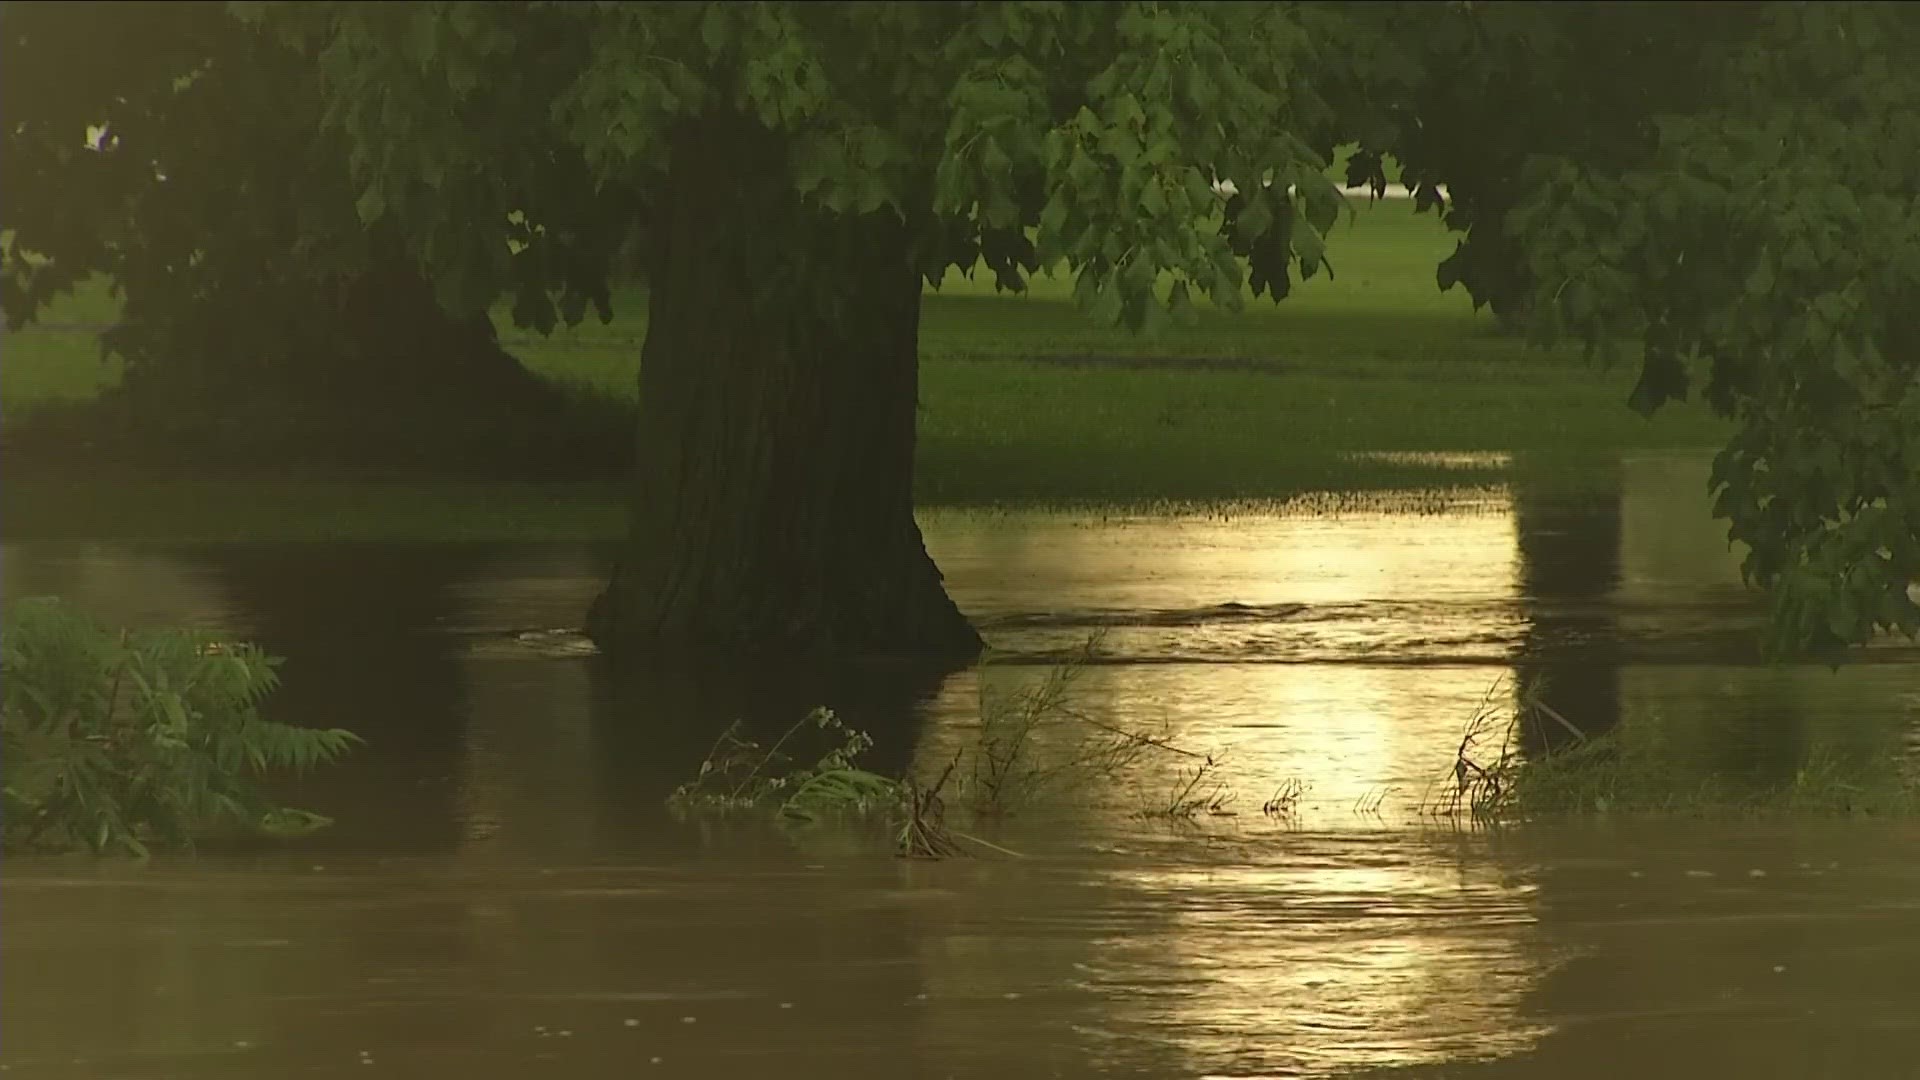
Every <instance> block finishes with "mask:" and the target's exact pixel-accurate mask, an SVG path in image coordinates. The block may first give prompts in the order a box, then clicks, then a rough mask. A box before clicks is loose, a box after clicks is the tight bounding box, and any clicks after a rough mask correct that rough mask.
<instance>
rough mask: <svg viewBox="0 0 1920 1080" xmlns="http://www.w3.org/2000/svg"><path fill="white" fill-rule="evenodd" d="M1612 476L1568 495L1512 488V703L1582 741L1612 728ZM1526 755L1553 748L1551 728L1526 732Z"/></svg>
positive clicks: (1616, 503)
mask: <svg viewBox="0 0 1920 1080" xmlns="http://www.w3.org/2000/svg"><path fill="white" fill-rule="evenodd" d="M1620 510H1621V488H1620V478H1619V476H1618V475H1617V474H1616V475H1614V476H1612V477H1611V478H1610V480H1609V482H1608V483H1607V484H1606V485H1605V487H1603V488H1602V490H1600V491H1599V492H1597V493H1592V494H1587V495H1582V496H1568V495H1564V494H1559V493H1556V492H1554V491H1552V490H1551V489H1550V487H1549V486H1548V482H1542V481H1539V480H1532V479H1529V478H1527V477H1525V476H1524V475H1523V476H1522V477H1521V478H1520V479H1518V480H1516V481H1515V483H1514V488H1513V517H1514V532H1515V534H1516V539H1517V542H1518V546H1519V550H1520V591H1521V605H1522V607H1523V609H1524V610H1525V612H1526V615H1527V622H1528V625H1527V631H1526V641H1525V645H1524V646H1523V651H1522V654H1521V656H1520V659H1519V661H1518V663H1517V664H1516V665H1515V668H1516V671H1517V676H1518V682H1519V686H1518V687H1517V690H1518V691H1519V693H1521V694H1522V695H1525V696H1528V697H1532V698H1534V699H1536V700H1539V701H1541V702H1543V703H1545V704H1546V705H1547V706H1548V707H1549V708H1551V709H1553V710H1554V711H1555V712H1558V713H1559V714H1560V715H1562V716H1564V717H1566V718H1567V719H1568V720H1570V721H1572V722H1573V723H1574V724H1576V725H1577V726H1579V727H1580V728H1581V729H1582V730H1583V731H1585V732H1586V733H1588V734H1590V735H1592V734H1598V733H1600V732H1602V731H1606V730H1608V729H1610V728H1612V727H1613V726H1614V725H1615V724H1616V723H1618V722H1619V720H1620V665H1621V641H1620V625H1619V616H1618V613H1617V611H1616V609H1615V606H1614V597H1613V593H1614V589H1615V587H1616V586H1617V585H1618V584H1619V582H1620V535H1621V532H1620V521H1621V513H1620ZM1526 735H1527V741H1526V745H1527V747H1528V748H1529V749H1531V750H1539V749H1543V748H1553V747H1558V746H1560V745H1562V744H1563V743H1564V742H1566V741H1567V740H1568V739H1569V738H1570V736H1569V735H1568V734H1567V733H1566V732H1565V731H1564V730H1563V729H1561V728H1560V727H1559V725H1557V724H1551V723H1549V724H1546V725H1541V726H1539V727H1534V726H1531V725H1530V726H1529V728H1528V730H1527V732H1526Z"/></svg>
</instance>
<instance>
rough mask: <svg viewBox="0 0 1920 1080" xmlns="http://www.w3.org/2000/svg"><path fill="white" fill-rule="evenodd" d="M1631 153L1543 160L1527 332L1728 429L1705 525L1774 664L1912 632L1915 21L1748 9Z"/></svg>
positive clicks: (1919, 607) (1531, 209) (1916, 410)
mask: <svg viewBox="0 0 1920 1080" xmlns="http://www.w3.org/2000/svg"><path fill="white" fill-rule="evenodd" d="M1732 18H1733V21H1734V23H1735V25H1736V26H1737V28H1738V33H1737V35H1736V36H1734V38H1733V40H1732V42H1731V44H1730V46H1729V47H1721V48H1713V49H1702V50H1701V51H1700V52H1699V54H1698V55H1696V56H1694V57H1693V59H1692V63H1693V64H1694V66H1695V67H1696V68H1697V69H1699V70H1700V71H1702V72H1703V73H1704V76H1705V79H1704V81H1705V83H1706V85H1707V86H1708V88H1709V93H1708V95H1707V97H1706V98H1705V100H1704V101H1702V102H1700V103H1699V104H1698V105H1697V106H1696V107H1694V108H1681V109H1674V110H1673V111H1668V112H1665V113H1664V114H1662V115H1658V116H1656V117H1655V119H1654V121H1653V123H1652V124H1651V125H1650V126H1651V127H1652V129H1653V131H1654V133H1655V139H1656V149H1655V152H1654V153H1653V154H1651V155H1649V156H1648V157H1647V158H1645V159H1644V160H1638V161H1630V162H1627V163H1625V165H1624V167H1622V164H1621V163H1619V162H1609V161H1605V160H1596V159H1594V158H1592V157H1590V156H1583V155H1574V154H1567V153H1553V152H1547V153H1542V154H1540V155H1538V156H1536V157H1535V158H1533V159H1532V160H1531V161H1530V162H1529V164H1528V167H1527V168H1528V176H1529V182H1530V184H1531V185H1532V188H1533V191H1534V192H1535V194H1534V195H1533V197H1532V198H1531V199H1530V200H1529V201H1528V203H1527V204H1526V205H1525V206H1524V207H1523V208H1522V209H1521V210H1520V211H1519V212H1517V213H1516V214H1515V215H1514V221H1513V223H1512V224H1513V232H1514V235H1515V236H1516V237H1517V238H1518V239H1519V242H1520V243H1521V245H1522V246H1523V248H1524V250H1525V252H1526V255H1527V269H1528V274H1529V275H1530V277H1531V279H1532V281H1533V283H1534V289H1535V301H1534V306H1535V308H1536V309H1537V310H1538V311H1539V312H1540V313H1541V315H1542V318H1541V319H1540V320H1539V329H1540V331H1541V332H1542V334H1543V336H1544V337H1545V338H1546V339H1548V340H1551V339H1552V338H1553V337H1554V336H1556V335H1559V334H1567V335H1572V336H1574V337H1577V338H1579V339H1581V340H1584V341H1585V342H1586V343H1587V345H1588V348H1589V349H1590V350H1593V351H1595V352H1600V353H1608V352H1611V351H1614V350H1617V349H1619V348H1620V347H1621V346H1622V345H1626V346H1632V347H1637V349H1638V351H1639V353H1640V365H1641V375H1640V381H1639V384H1638V386H1637V387H1636V388H1635V390H1634V393H1633V397H1632V404H1633V405H1634V407H1635V408H1638V409H1640V410H1641V411H1642V412H1646V413H1651V412H1652V411H1654V410H1655V409H1658V408H1659V407H1660V406H1661V405H1662V404H1663V403H1665V402H1667V401H1669V400H1673V399H1676V398H1680V397H1683V396H1684V395H1685V394H1686V393H1687V392H1688V390H1689V388H1690V387H1692V386H1694V385H1699V386H1700V387H1701V390H1702V394H1703V396H1704V397H1705V398H1706V400H1707V401H1708V402H1709V403H1710V404H1711V405H1712V407H1713V408H1714V409H1715V410H1716V411H1717V412H1719V413H1720V414H1721V415H1724V416H1727V417H1730V418H1732V419H1734V420H1736V421H1738V422H1739V430H1738V432H1737V433H1736V434H1735V436H1734V437H1733V440H1732V442H1731V443H1730V444H1729V445H1728V446H1727V448H1726V449H1725V450H1723V451H1722V452H1721V453H1720V454H1719V456H1718V457H1717V458H1716V459H1715V462H1714V469H1713V479H1712V485H1713V488H1714V490H1715V496H1716V497H1715V503H1714V509H1715V512H1716V513H1717V514H1718V515H1720V516H1722V517H1725V518H1727V519H1728V520H1729V522H1730V527H1729V530H1728V536H1729V538H1730V539H1732V540H1738V541H1741V542H1743V543H1745V544H1747V545H1748V546H1749V547H1750V549H1751V550H1750V553H1749V555H1748V556H1747V558H1746V561H1745V565H1744V570H1745V573H1746V576H1747V578H1748V579H1749V581H1750V582H1752V583H1755V584H1758V585H1760V586H1762V587H1764V588H1766V589H1767V590H1768V591H1769V593H1770V594H1771V596H1772V601H1773V608H1774V619H1773V628H1774V632H1773V635H1772V638H1771V644H1772V646H1773V648H1774V649H1775V650H1776V651H1777V652H1782V653H1784V652H1786V651H1789V650H1792V649H1797V648H1807V649H1810V650H1812V651H1813V652H1815V653H1816V654H1819V655H1823V656H1827V657H1830V658H1836V659H1837V658H1838V657H1839V656H1840V655H1841V654H1842V653H1843V652H1844V651H1845V649H1846V648H1847V647H1848V646H1851V645H1858V644H1860V643H1862V642H1864V641H1866V640H1868V639H1869V638H1871V637H1872V636H1873V635H1874V634H1875V633H1876V632H1880V631H1888V632H1896V631H1897V632H1902V633H1905V634H1907V635H1908V636H1913V635H1915V634H1916V633H1920V603H1916V595H1915V591H1914V590H1915V586H1916V585H1920V329H1916V323H1915V321H1914V316H1913V312H1914V310H1915V304H1916V301H1920V204H1916V203H1915V201H1914V199H1913V196H1912V193H1911V183H1912V181H1911V177H1912V176H1913V174H1914V172H1915V170H1916V169H1917V168H1920V74H1916V72H1915V70H1914V68H1913V65H1912V60H1911V58H1912V57H1913V56H1914V55H1915V52H1914V50H1915V48H1916V47H1920V12H1916V11H1915V10H1914V9H1912V8H1910V7H1907V6H1905V5H1894V4H1869V3H1858V4H1854V3H1836V4H1815V5H1805V4H1765V5H1742V6H1740V8H1739V9H1737V13H1736V14H1735V15H1733V16H1732Z"/></svg>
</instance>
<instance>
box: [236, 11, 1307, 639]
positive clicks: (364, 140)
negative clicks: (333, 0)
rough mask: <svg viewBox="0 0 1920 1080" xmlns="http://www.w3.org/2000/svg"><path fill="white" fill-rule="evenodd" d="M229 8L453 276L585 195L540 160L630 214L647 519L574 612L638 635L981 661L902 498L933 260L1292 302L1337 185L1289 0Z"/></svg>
mask: <svg viewBox="0 0 1920 1080" xmlns="http://www.w3.org/2000/svg"><path fill="white" fill-rule="evenodd" d="M248 10H249V14H264V16H265V17H266V18H267V19H268V20H269V21H270V22H271V23H273V24H275V25H277V26H279V27H280V28H282V29H283V30H284V31H286V32H288V33H290V34H291V35H292V36H293V38H294V39H295V40H296V41H299V42H301V43H303V47H312V48H315V49H316V50H317V51H318V55H319V62H320V65H321V71H322V74H323V77H324V80H325V83H326V91H327V95H328V98H329V101H330V115H331V116H332V117H333V118H334V119H335V121H336V122H337V128H338V130H340V131H341V132H342V133H344V134H345V136H346V137H347V139H348V140H349V143H350V144H351V145H352V146H353V148H354V149H353V154H354V158H355V161H356V170H355V178H356V180H357V181H358V183H359V184H360V187H361V192H362V194H361V201H360V208H361V211H362V216H363V218H364V219H365V220H366V221H367V222H368V223H369V225H371V226H373V227H376V228H378V227H386V226H388V225H390V224H397V225H399V226H402V227H404V228H405V229H406V230H407V232H408V235H409V237H410V240H411V243H412V249H413V250H414V251H416V252H417V253H418V254H419V255H420V256H421V257H422V259H423V260H424V261H425V262H426V263H427V264H428V265H429V266H430V268H431V269H432V271H433V273H434V275H435V277H436V279H437V280H440V281H442V282H443V283H445V284H446V286H447V287H446V289H445V292H446V294H447V295H449V296H458V297H464V298H466V299H467V301H468V302H469V303H480V302H484V300H485V299H486V298H488V297H490V296H492V295H494V294H496V293H497V292H500V291H502V290H504V289H506V288H508V287H509V286H510V285H511V282H510V281H509V280H508V278H507V276H506V274H505V270H506V266H507V260H506V252H507V250H508V249H509V246H510V245H511V244H514V243H517V242H523V241H524V240H525V238H526V236H527V234H528V232H529V231H531V232H532V233H534V234H540V233H542V232H543V231H544V232H551V231H553V230H556V229H565V228H568V227H570V226H572V225H573V224H574V223H576V222H578V221H580V220H581V219H583V218H585V219H588V220H592V219H594V218H596V217H598V216H600V215H601V214H603V213H605V210H604V207H603V205H602V204H601V203H600V202H599V201H597V200H596V199H593V198H582V197H581V195H582V193H581V192H579V191H567V190H563V189H561V188H559V187H556V185H554V184H553V183H552V182H551V180H550V177H549V176H547V175H545V173H544V172H543V170H547V169H557V170H559V171H560V172H562V173H566V172H568V171H570V170H571V168H572V167H573V165H574V163H580V164H583V165H584V166H585V167H586V168H588V169H591V170H592V173H593V175H594V177H595V178H596V182H597V185H598V188H597V191H596V193H595V194H596V195H597V197H598V199H599V200H604V199H606V198H609V197H610V193H615V192H619V193H625V194H623V195H620V196H618V197H619V198H622V199H626V200H631V201H633V202H636V203H638V204H640V205H642V206H644V207H645V208H646V211H647V212H646V216H645V219H644V220H645V224H644V225H643V227H642V228H643V236H644V237H645V238H646V239H647V240H648V242H649V243H650V247H651V267H650V270H649V273H648V278H649V280H650V282H651V293H650V296H649V305H650V311H649V332H648V339H647V343H646V346H645V349H644V352H643V357H642V374H641V377H640V381H641V385H640V402H641V404H640V432H639V440H638V453H637V457H636V462H637V464H636V476H635V482H634V483H635V505H636V514H635V522H634V531H633V535H632V538H631V540H630V542H629V544H628V547H627V551H626V555H625V558H624V559H623V561H622V563H621V565H620V568H619V570H618V572H617V574H616V577H615V580H614V582H613V583H612V585H611V587H610V588H609V589H608V591H607V593H606V594H605V596H603V598H602V599H601V601H600V603H599V604H598V605H597V606H596V613H595V618H594V620H593V622H594V629H595V632H596V634H597V635H598V636H600V637H601V639H602V640H603V641H607V642H612V643H619V644H622V645H626V646H628V647H632V648H638V649H644V650H649V651H658V650H663V649H668V648H676V647H677V648H695V649H712V648H723V649H733V650H747V651H756V650H758V651H778V652H802V653H805V652H823V653H833V654H839V655H859V654H872V653H924V654H940V655H958V656H965V655H971V654H972V653H973V652H975V651H976V650H977V648H978V645H979V642H978V639H977V637H976V636H975V635H974V632H973V631H972V629H971V628H970V627H969V626H968V624H967V622H966V620H965V619H964V618H963V617H962V616H961V614H960V613H959V612H958V611H957V610H956V609H955V608H954V606H953V604H952V603H951V601H950V600H948V598H947V597H946V595H945V594H944V591H943V590H942V588H941V585H940V578H939V573H938V571H937V570H936V568H935V567H934V565H933V563H932V562H931V560H930V559H929V558H928V557H927V554H926V552H925V549H924V547H923V545H922V542H921V538H920V534H919V530H918V527H917V525H916V524H915V522H914V519H913V514H912V509H913V508H912V487H911V481H912V455H913V442H914V417H915V404H916V389H915V387H916V364H917V358H916V329H917V319H918V311H919V297H920V288H921V282H922V280H927V281H938V280H939V279H940V277H941V275H942V274H943V272H944V270H945V268H946V267H948V266H953V265H957V266H960V267H963V268H966V269H968V270H971V269H972V268H973V266H974V265H975V263H976V261H978V260H984V261H985V264H986V265H987V266H988V267H989V268H990V270H991V272H993V273H994V274H995V275H996V277H997V280H998V281H999V282H1000V283H1001V284H1003V285H1005V286H1007V287H1010V288H1019V287H1021V285H1022V284H1023V282H1024V279H1025V275H1027V274H1030V273H1033V272H1035V271H1038V270H1040V269H1042V268H1050V269H1051V268H1063V269H1065V270H1066V271H1068V272H1071V273H1073V274H1075V275H1076V276H1077V290H1078V295H1079V296H1080V298H1081V300H1082V302H1083V303H1084V304H1085V305H1086V306H1087V307H1088V309H1089V310H1090V311H1092V312H1093V314H1094V315H1096V316H1097V317H1099V318H1101V319H1104V320H1107V321H1110V322H1122V323H1126V324H1129V325H1135V326H1141V325H1153V324H1155V323H1156V322H1158V321H1161V320H1164V319H1165V318H1166V316H1167V315H1168V314H1169V313H1171V314H1174V315H1181V314H1184V313H1187V312H1189V311H1190V310H1191V307H1192V299H1193V296H1194V294H1195V293H1201V294H1205V295H1207V296H1209V297H1212V298H1213V299H1214V300H1215V301H1216V302H1218V303H1221V304H1224V305H1228V306H1233V305H1237V304H1238V303H1239V302H1240V298H1241V293H1242V290H1243V288H1244V286H1245V285H1246V283H1247V278H1246V276H1245V274H1244V273H1243V270H1242V267H1241V264H1240V262H1239V261H1238V260H1237V259H1236V255H1240V256H1245V257H1247V258H1248V259H1249V260H1250V263H1251V268H1252V284H1253V286H1254V288H1255V290H1256V292H1261V291H1271V292H1272V293H1274V294H1275V295H1280V294H1284V292H1285V289H1286V281H1287V273H1288V270H1287V266H1288V263H1289V262H1296V261H1297V263H1298V264H1299V266H1300V268H1301V270H1302V272H1304V273H1311V272H1313V271H1314V270H1315V269H1317V268H1318V267H1319V265H1320V262H1321V259H1322V251H1323V239H1322V238H1323V236H1324V234H1325V232H1326V231H1327V229H1328V228H1329V227H1330V226H1331V225H1332V223H1333V220H1334V217H1335V215H1336V213H1337V211H1338V208H1339V206H1340V203H1339V197H1338V193H1337V191H1336V190H1335V189H1334V187H1333V185H1332V184H1330V183H1329V182H1328V181H1327V180H1326V179H1325V178H1324V177H1323V176H1322V174H1321V170H1322V168H1323V166H1324V161H1325V154H1324V151H1322V150H1316V149H1315V148H1314V147H1312V146H1310V145H1308V143H1307V142H1306V141H1305V140H1303V138H1302V137H1301V136H1300V135H1298V134H1296V132H1299V131H1306V130H1322V131H1325V132H1327V133H1329V134H1330V133H1331V117H1330V116H1329V115H1327V113H1326V110H1325V109H1324V107H1323V104H1322V102H1321V101H1320V99H1319V98H1318V96H1317V95H1316V93H1315V92H1314V90H1313V89H1312V83H1311V80H1310V78H1309V73H1310V72H1311V71H1312V69H1313V67H1314V66H1315V64H1317V63H1318V61H1317V59H1316V58H1315V57H1314V54H1313V37H1312V34H1311V33H1310V32H1309V29H1308V24H1309V23H1310V22H1311V21H1312V20H1313V19H1315V18H1320V17H1322V13H1320V12H1318V11H1316V10H1315V9H1310V8H1305V7H1301V6H1297V5H1277V6H1272V7H1267V6H1256V5H1236V4H1221V5H1195V6H1192V7H1188V8H1183V9H1180V10H1178V11H1175V10H1170V9H1167V8H1164V7H1160V6H1157V5H1154V4H1143V3H1133V4H1117V5H1104V4H1059V3H1032V4H919V3H878V4H876V3H850V4H781V3H773V4H697V5H694V4H637V5H604V4H599V5H517V4H484V5H483V4H435V5H428V4H416V5H392V6H370V5H351V4H341V5H324V4H322V5H299V6H292V5H288V6H271V7H267V8H265V9H264V11H263V10H262V9H260V8H249V9H248ZM1220 177H1233V178H1240V179H1241V180H1242V183H1243V184H1244V185H1245V187H1246V191H1245V192H1244V193H1243V194H1241V195H1240V196H1238V197H1237V198H1236V200H1235V201H1234V202H1233V203H1232V204H1231V205H1230V206H1228V207H1227V208H1226V209H1225V212H1224V214H1223V210H1222V207H1221V206H1220V204H1219V201H1218V199H1217V197H1216V196H1215V194H1214V192H1213V190H1212V187H1211V184H1212V182H1213V181H1214V180H1215V179H1216V178H1220ZM1256 180H1265V181H1268V182H1269V186H1265V187H1263V186H1261V185H1260V184H1259V183H1247V181H1256ZM1290 187H1292V188H1294V190H1293V191H1292V192H1291V193H1290V192H1289V188H1290ZM1163 279H1164V280H1163Z"/></svg>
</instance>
